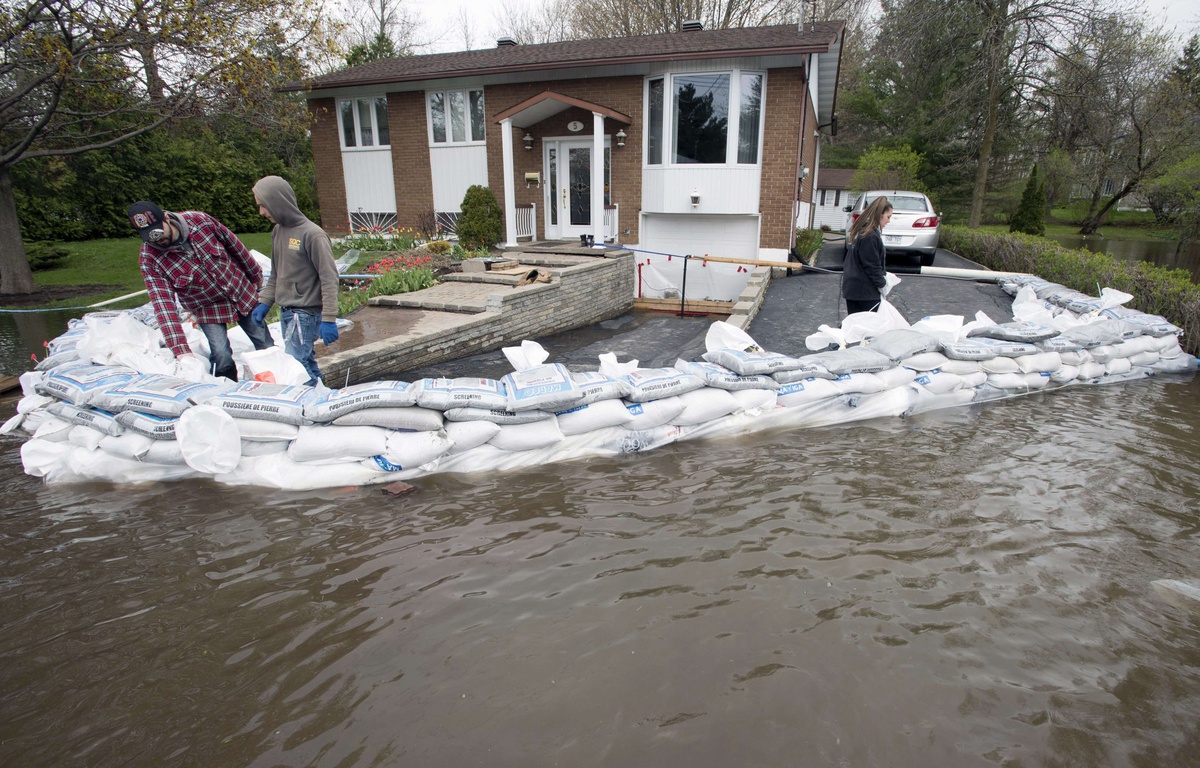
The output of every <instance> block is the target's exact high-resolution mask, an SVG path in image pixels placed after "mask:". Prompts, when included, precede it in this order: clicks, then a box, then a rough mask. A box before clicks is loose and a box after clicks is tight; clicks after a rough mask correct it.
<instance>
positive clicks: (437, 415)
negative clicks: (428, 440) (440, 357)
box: [333, 405, 474, 432]
mask: <svg viewBox="0 0 1200 768" xmlns="http://www.w3.org/2000/svg"><path fill="white" fill-rule="evenodd" d="M463 410H474V409H463ZM333 423H334V424H335V425H337V426H339V427H343V426H344V427H385V428H387V429H403V430H408V431H411V432H436V431H437V430H439V429H442V428H443V427H444V426H445V419H444V418H443V415H442V412H441V411H435V410H434V409H432V408H421V407H420V406H417V405H413V406H409V407H408V408H362V409H360V410H357V411H353V412H352V413H347V414H345V415H344V416H338V417H337V418H336V419H334V420H333Z"/></svg>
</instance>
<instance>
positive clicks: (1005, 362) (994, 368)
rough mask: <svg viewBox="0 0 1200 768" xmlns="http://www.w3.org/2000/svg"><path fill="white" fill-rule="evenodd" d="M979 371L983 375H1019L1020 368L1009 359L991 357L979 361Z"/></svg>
mask: <svg viewBox="0 0 1200 768" xmlns="http://www.w3.org/2000/svg"><path fill="white" fill-rule="evenodd" d="M979 370H981V371H983V372H984V373H1020V371H1021V366H1020V365H1018V364H1017V361H1016V360H1014V359H1013V358H1011V357H993V358H992V359H991V360H981V361H979Z"/></svg>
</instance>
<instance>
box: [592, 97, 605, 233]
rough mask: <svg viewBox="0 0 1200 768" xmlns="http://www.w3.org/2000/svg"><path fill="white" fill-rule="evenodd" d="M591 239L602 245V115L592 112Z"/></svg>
mask: <svg viewBox="0 0 1200 768" xmlns="http://www.w3.org/2000/svg"><path fill="white" fill-rule="evenodd" d="M592 240H593V241H594V242H595V245H594V246H593V247H595V248H603V247H604V245H603V244H604V115H602V114H600V113H599V112H593V113H592Z"/></svg>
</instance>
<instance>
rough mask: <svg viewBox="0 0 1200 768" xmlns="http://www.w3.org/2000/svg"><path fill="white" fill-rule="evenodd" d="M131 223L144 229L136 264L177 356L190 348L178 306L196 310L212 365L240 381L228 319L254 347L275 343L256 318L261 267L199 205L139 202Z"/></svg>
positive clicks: (131, 212)
mask: <svg viewBox="0 0 1200 768" xmlns="http://www.w3.org/2000/svg"><path fill="white" fill-rule="evenodd" d="M129 222H130V223H131V224H133V227H134V229H136V230H137V231H138V233H139V234H140V235H141V236H142V250H141V253H140V254H139V255H138V266H139V267H141V270H142V279H143V280H144V281H145V283H146V290H147V292H148V293H149V294H150V302H151V304H153V306H154V315H155V317H157V318H158V325H159V328H160V329H161V330H162V334H163V338H164V339H165V340H166V342H167V347H169V348H170V350H171V351H172V352H173V353H174V354H175V357H181V356H183V355H189V354H192V348H191V346H190V345H189V344H188V341H187V337H186V336H185V335H184V332H183V328H182V327H181V325H180V322H179V311H178V309H177V308H176V306H175V302H176V299H178V301H179V305H180V306H182V307H183V308H184V309H186V310H187V311H189V312H191V313H192V315H193V316H195V318H196V322H197V324H198V325H199V326H200V330H201V332H203V333H204V337H205V338H206V339H207V340H208V346H209V350H210V354H209V363H210V372H212V373H213V374H214V375H216V376H224V377H225V378H227V379H232V380H233V381H237V366H236V365H235V364H234V362H233V350H232V349H231V348H230V346H229V336H228V334H227V332H226V326H227V325H228V324H229V323H232V322H236V323H237V324H238V325H239V326H241V328H242V330H244V331H245V332H246V335H247V336H249V337H250V341H251V342H253V344H254V348H255V349H268V348H270V347H272V346H274V345H275V341H274V339H272V338H271V332H270V331H268V330H267V329H266V327H265V326H262V325H258V324H257V323H255V322H253V321H252V320H251V319H250V313H251V312H252V311H253V310H254V305H255V304H257V303H258V291H259V289H260V288H261V287H262V282H263V273H262V269H261V268H260V267H259V266H258V262H256V261H255V260H254V257H253V256H251V255H250V251H248V250H247V249H246V246H245V245H243V244H242V241H241V240H238V239H237V236H236V235H234V234H233V233H232V232H230V231H229V229H228V228H226V227H225V225H224V224H222V223H221V222H219V221H217V220H216V219H214V218H213V217H212V216H209V215H208V214H207V213H201V212H200V211H183V212H181V213H171V212H163V210H162V209H161V208H159V207H158V206H157V205H155V204H154V203H150V202H146V201H141V202H137V203H134V204H133V205H131V206H130V207H129Z"/></svg>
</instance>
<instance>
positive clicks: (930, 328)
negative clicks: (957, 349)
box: [912, 315, 963, 341]
mask: <svg viewBox="0 0 1200 768" xmlns="http://www.w3.org/2000/svg"><path fill="white" fill-rule="evenodd" d="M962 327H963V317H962V315H926V316H925V317H922V318H921V319H920V320H918V321H917V322H915V323H913V324H912V329H913V330H914V331H920V332H921V333H924V334H927V335H929V336H932V337H934V338H935V339H937V340H938V341H955V340H957V339H958V338H959V337H960V336H961V335H962Z"/></svg>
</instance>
